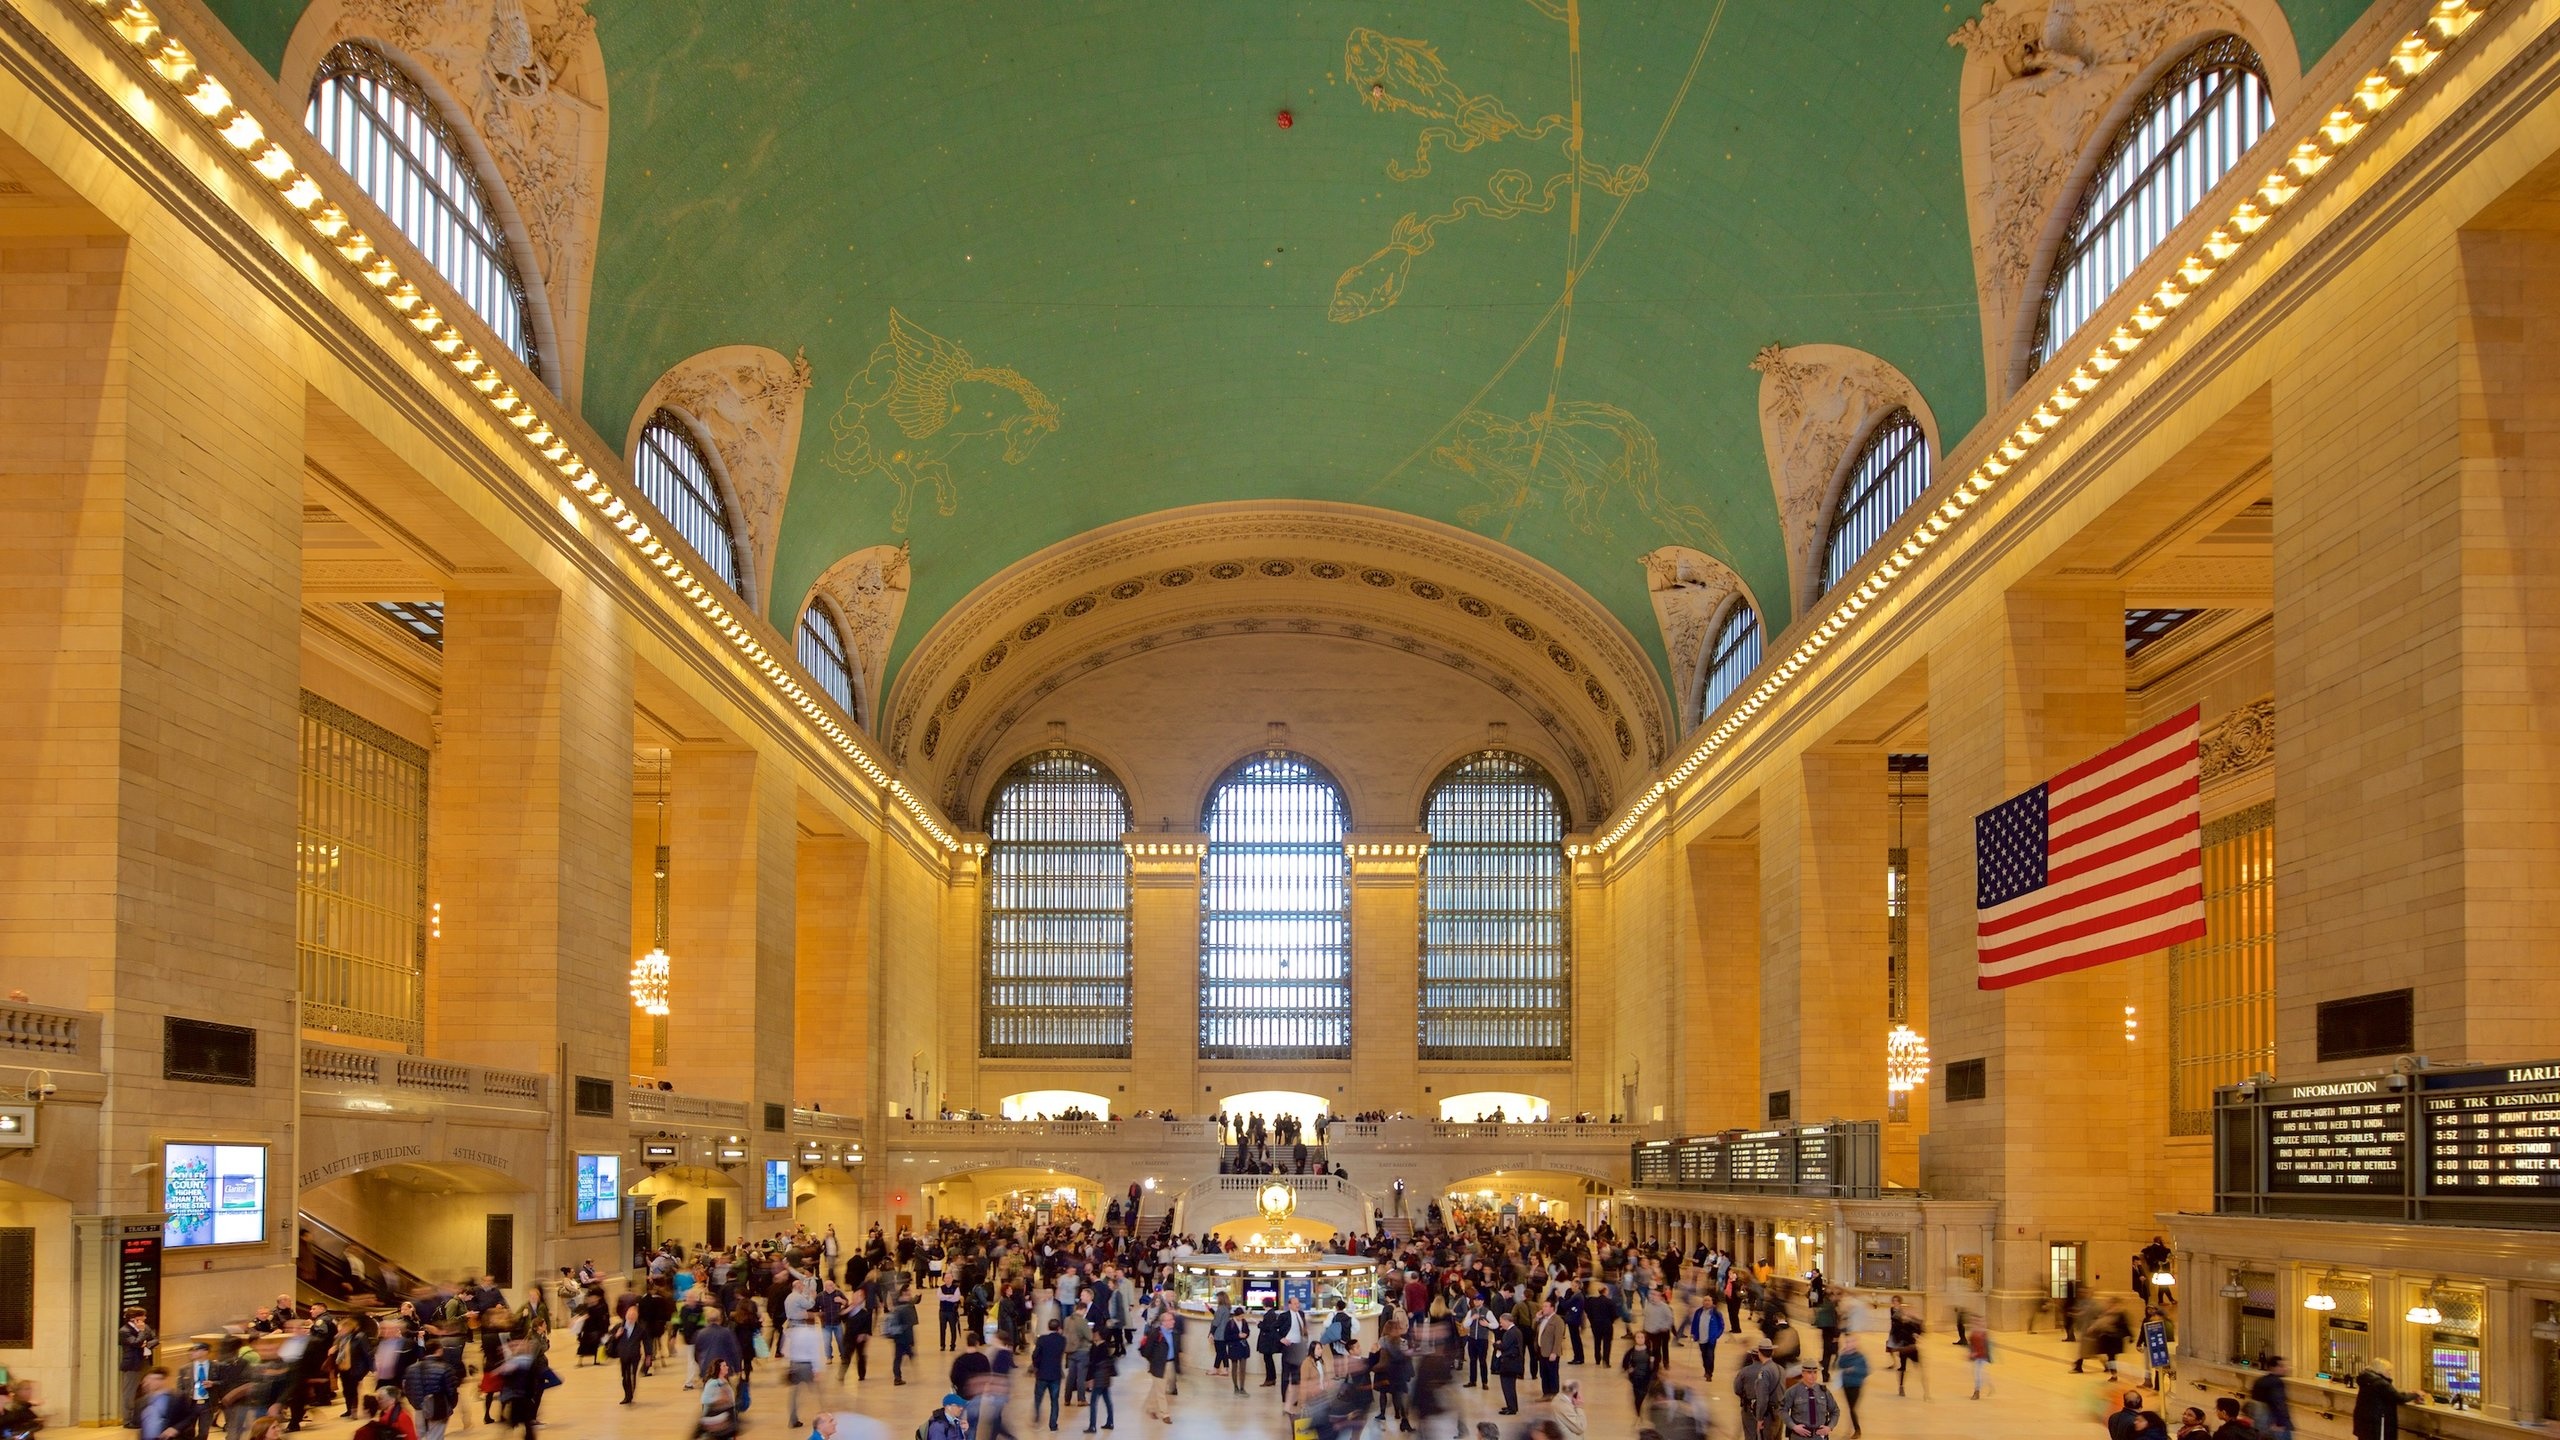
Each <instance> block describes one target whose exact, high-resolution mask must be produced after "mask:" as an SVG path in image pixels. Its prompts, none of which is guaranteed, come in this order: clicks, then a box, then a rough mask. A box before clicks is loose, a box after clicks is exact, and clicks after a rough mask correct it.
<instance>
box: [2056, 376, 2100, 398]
mask: <svg viewBox="0 0 2560 1440" xmlns="http://www.w3.org/2000/svg"><path fill="white" fill-rule="evenodd" d="M2063 383H2064V384H2067V385H2069V386H2070V387H2071V389H2072V391H2073V393H2075V394H2080V395H2086V394H2088V393H2089V392H2090V391H2092V390H2095V389H2097V388H2098V377H2097V376H2096V375H2093V374H2091V373H2089V372H2088V371H2085V370H2078V371H2074V372H2072V375H2071V378H2070V379H2069V380H2066V381H2064V382H2063Z"/></svg>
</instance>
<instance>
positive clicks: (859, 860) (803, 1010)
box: [791, 835, 873, 1115]
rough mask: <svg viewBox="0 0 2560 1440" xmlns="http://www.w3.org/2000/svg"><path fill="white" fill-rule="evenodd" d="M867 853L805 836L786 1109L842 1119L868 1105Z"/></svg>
mask: <svg viewBox="0 0 2560 1440" xmlns="http://www.w3.org/2000/svg"><path fill="white" fill-rule="evenodd" d="M870 851H871V847H870V846H868V845H865V844H863V843H862V842H861V841H859V840H855V839H853V838H851V837H849V836H843V835H803V836H801V837H800V855H799V859H798V861H797V864H796V866H795V878H796V881H797V884H798V889H799V899H798V903H797V905H796V907H795V908H794V911H793V917H792V918H793V922H794V931H795V934H794V941H793V957H792V980H793V984H792V1006H791V1015H792V1029H793V1034H794V1043H793V1046H792V1068H793V1072H794V1074H793V1080H792V1086H791V1093H792V1103H794V1104H801V1105H805V1104H816V1105H819V1106H822V1107H824V1108H825V1109H828V1110H831V1111H835V1112H837V1113H839V1114H844V1115H867V1114H869V1113H870V1110H869V1106H870V1104H871V1084H870V1077H871V1061H872V1047H871V957H872V953H873V951H872V943H873V936H872V929H871V905H870V899H871V890H870V879H871V865H870V858H871V857H870Z"/></svg>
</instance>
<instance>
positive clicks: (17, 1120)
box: [0, 1105, 36, 1150]
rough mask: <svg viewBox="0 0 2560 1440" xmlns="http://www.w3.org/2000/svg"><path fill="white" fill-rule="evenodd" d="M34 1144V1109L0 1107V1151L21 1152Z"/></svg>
mask: <svg viewBox="0 0 2560 1440" xmlns="http://www.w3.org/2000/svg"><path fill="white" fill-rule="evenodd" d="M34 1143H36V1107H34V1106H33V1105H0V1150H21V1149H24V1148H26V1147H27V1146H29V1145H33V1144H34Z"/></svg>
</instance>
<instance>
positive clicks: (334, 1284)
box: [293, 1210, 435, 1309]
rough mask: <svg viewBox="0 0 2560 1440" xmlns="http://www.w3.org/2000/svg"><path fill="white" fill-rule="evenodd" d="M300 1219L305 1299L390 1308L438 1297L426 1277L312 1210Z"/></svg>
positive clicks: (298, 1262)
mask: <svg viewBox="0 0 2560 1440" xmlns="http://www.w3.org/2000/svg"><path fill="white" fill-rule="evenodd" d="M295 1220H296V1225H295V1230H296V1240H297V1242H298V1243H296V1244H295V1246H294V1257H293V1272H294V1278H295V1279H296V1280H297V1281H299V1282H300V1283H301V1286H302V1290H303V1292H304V1296H305V1298H308V1299H315V1300H321V1301H325V1302H326V1303H328V1304H329V1305H331V1306H354V1307H356V1308H358V1309H373V1308H376V1307H380V1308H384V1309H390V1308H395V1307H397V1306H398V1305H399V1303H400V1302H401V1301H403V1300H419V1299H424V1298H426V1297H429V1296H431V1295H432V1294H433V1293H434V1291H435V1286H434V1285H432V1284H430V1283H429V1282H428V1281H427V1280H426V1279H425V1277H423V1276H420V1275H418V1274H417V1273H415V1272H414V1271H411V1270H409V1269H408V1268H407V1267H405V1266H403V1265H401V1263H400V1262H399V1261H397V1260H394V1259H392V1258H391V1257H390V1256H388V1255H385V1254H383V1253H382V1252H381V1251H379V1250H376V1249H374V1248H373V1247H372V1246H370V1245H367V1244H365V1243H364V1242H363V1241H361V1240H358V1239H356V1238H355V1237H354V1236H352V1235H349V1234H347V1233H346V1232H345V1231H343V1230H340V1229H338V1228H337V1227H336V1226H333V1225H331V1224H329V1222H327V1221H325V1220H322V1219H319V1218H318V1217H316V1216H314V1215H313V1214H312V1213H311V1212H310V1211H308V1210H305V1211H303V1212H301V1214H299V1215H298V1216H296V1217H295Z"/></svg>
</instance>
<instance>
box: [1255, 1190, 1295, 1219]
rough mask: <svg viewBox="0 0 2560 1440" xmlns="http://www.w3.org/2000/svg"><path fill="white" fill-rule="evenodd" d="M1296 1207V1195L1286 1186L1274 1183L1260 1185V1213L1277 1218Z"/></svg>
mask: <svg viewBox="0 0 2560 1440" xmlns="http://www.w3.org/2000/svg"><path fill="white" fill-rule="evenodd" d="M1296 1208H1297V1197H1296V1196H1295V1195H1293V1194H1291V1193H1290V1190H1289V1187H1288V1186H1286V1185H1277V1184H1274V1185H1265V1186H1263V1187H1262V1213H1263V1214H1264V1215H1265V1216H1267V1217H1269V1218H1270V1219H1273V1220H1277V1219H1280V1218H1281V1217H1282V1216H1285V1215H1287V1214H1288V1213H1289V1212H1290V1211H1292V1210H1294V1209H1296Z"/></svg>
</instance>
